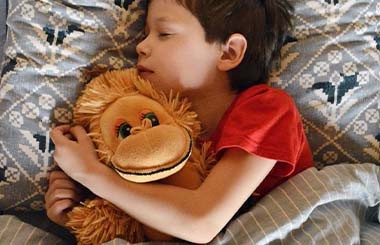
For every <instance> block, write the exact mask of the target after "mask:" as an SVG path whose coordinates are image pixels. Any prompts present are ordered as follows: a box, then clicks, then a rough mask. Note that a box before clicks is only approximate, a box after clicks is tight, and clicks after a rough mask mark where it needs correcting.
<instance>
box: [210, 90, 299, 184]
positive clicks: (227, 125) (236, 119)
mask: <svg viewBox="0 0 380 245" xmlns="http://www.w3.org/2000/svg"><path fill="white" fill-rule="evenodd" d="M302 132H303V131H302V123H301V119H300V116H299V113H298V111H297V108H296V106H295V104H294V102H293V100H292V98H291V97H290V96H289V95H288V94H286V93H285V92H284V91H282V90H279V89H274V88H270V87H268V86H262V87H261V89H255V90H251V91H249V90H248V91H245V92H244V93H243V94H242V95H240V96H239V97H238V98H237V100H235V102H234V103H233V105H232V106H231V108H230V109H229V110H228V111H227V112H226V114H225V115H224V117H223V119H222V121H221V123H220V125H219V128H218V130H217V133H216V135H214V136H216V137H215V138H214V140H213V141H214V144H215V145H214V146H215V148H214V150H215V153H216V154H217V156H218V155H220V153H221V152H222V150H225V149H228V148H235V147H238V148H241V149H243V150H245V151H247V152H248V153H251V154H255V155H258V156H261V157H264V158H269V159H273V160H277V161H278V162H277V163H276V165H275V167H274V168H273V170H272V171H271V174H270V175H272V176H281V177H287V176H289V175H290V174H292V172H293V171H294V168H295V165H296V162H297V160H298V157H299V152H300V150H301V145H302V144H303V142H302V141H303V140H302Z"/></svg>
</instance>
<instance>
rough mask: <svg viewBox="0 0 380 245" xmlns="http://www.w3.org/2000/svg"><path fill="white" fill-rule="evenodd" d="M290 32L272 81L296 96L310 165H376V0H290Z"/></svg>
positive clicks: (379, 34)
mask: <svg viewBox="0 0 380 245" xmlns="http://www.w3.org/2000/svg"><path fill="white" fill-rule="evenodd" d="M290 2H291V3H293V4H294V6H295V15H294V31H293V34H292V35H291V38H289V40H288V43H287V45H286V46H285V47H284V48H283V50H282V53H283V60H282V64H281V69H280V71H279V72H276V73H274V74H273V77H272V85H273V86H276V87H280V88H282V89H284V90H286V91H287V92H288V93H289V94H291V95H292V97H293V98H294V99H295V101H296V103H297V105H298V109H299V110H300V112H301V114H302V117H303V118H302V119H303V123H304V128H305V130H306V133H307V136H308V139H309V143H310V146H311V149H312V152H313V157H314V161H315V164H316V166H317V167H318V168H321V167H323V166H326V165H330V164H338V163H342V162H352V163H362V162H373V163H376V164H380V150H379V149H380V146H379V142H380V110H379V101H380V73H379V71H380V26H379V23H380V2H379V0H360V1H358V0H334V1H332V0H310V1H309V0H308V1H301V0H290Z"/></svg>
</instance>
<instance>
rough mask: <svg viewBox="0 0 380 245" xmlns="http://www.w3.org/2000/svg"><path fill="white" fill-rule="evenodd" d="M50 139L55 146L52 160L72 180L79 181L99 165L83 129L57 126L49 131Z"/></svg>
mask: <svg viewBox="0 0 380 245" xmlns="http://www.w3.org/2000/svg"><path fill="white" fill-rule="evenodd" d="M67 135H71V138H73V139H69V138H68V137H67ZM50 137H51V139H52V140H53V142H54V144H55V153H54V160H55V161H56V162H57V164H58V165H59V167H60V168H61V169H62V170H63V171H64V172H65V173H66V174H67V175H69V176H70V177H71V178H73V179H74V180H77V181H79V180H78V177H80V176H84V175H86V173H88V172H89V171H90V170H92V169H93V168H94V167H95V166H96V165H98V164H99V160H98V156H97V154H96V152H95V148H94V145H93V143H92V141H91V139H90V138H89V137H88V136H87V133H86V131H85V130H84V128H83V127H81V126H74V127H70V126H69V125H62V126H58V127H56V128H54V129H53V130H52V131H51V134H50Z"/></svg>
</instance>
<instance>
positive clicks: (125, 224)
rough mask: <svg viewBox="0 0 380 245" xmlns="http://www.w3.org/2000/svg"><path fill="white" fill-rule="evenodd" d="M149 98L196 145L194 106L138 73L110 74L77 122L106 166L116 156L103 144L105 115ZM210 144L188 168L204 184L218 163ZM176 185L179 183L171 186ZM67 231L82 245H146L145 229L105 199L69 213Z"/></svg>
mask: <svg viewBox="0 0 380 245" xmlns="http://www.w3.org/2000/svg"><path fill="white" fill-rule="evenodd" d="M137 93H139V94H142V95H145V96H147V97H149V98H151V99H153V100H155V101H157V102H159V103H160V104H161V105H162V106H163V108H164V109H165V110H166V111H167V112H168V114H169V115H170V116H171V117H172V118H173V119H174V120H175V122H176V123H177V125H179V127H183V128H185V129H187V130H188V132H190V134H191V135H192V138H193V140H194V141H195V142H196V141H197V137H198V136H199V134H200V131H201V125H200V122H199V121H198V120H197V115H196V113H195V112H193V111H190V106H191V105H190V103H189V102H188V101H187V100H186V99H181V98H180V96H179V94H174V93H170V94H169V96H166V95H165V94H164V93H161V92H158V91H156V90H155V89H154V88H153V87H152V85H151V84H150V83H149V82H148V81H145V80H143V79H141V78H140V77H139V76H138V75H137V71H136V70H135V69H129V70H121V71H108V72H106V73H104V74H102V75H100V76H98V77H96V78H94V79H93V80H92V81H91V82H90V83H89V84H88V85H87V86H86V88H85V90H84V92H83V94H82V96H81V97H80V98H79V99H78V101H77V104H76V107H75V109H74V122H75V123H76V124H79V125H82V126H84V127H85V128H86V129H87V131H88V132H89V136H90V137H91V139H92V140H93V141H94V142H95V145H96V148H97V153H98V156H99V158H100V160H101V162H102V163H104V164H106V165H110V164H111V158H112V156H113V155H114V153H113V152H112V150H111V149H109V148H108V147H107V146H106V144H105V143H104V141H103V138H102V133H101V129H100V118H101V116H102V114H103V113H104V111H105V110H106V109H107V108H108V107H109V106H110V105H111V104H112V103H113V102H115V101H116V100H117V99H119V98H122V97H125V96H129V95H133V94H137ZM209 145H210V144H208V143H207V144H203V145H202V146H197V145H196V146H195V147H193V152H192V153H191V156H190V159H189V160H188V162H187V163H186V164H193V165H194V167H195V169H196V171H197V173H198V174H199V177H200V179H201V180H202V181H203V180H204V178H205V177H206V176H207V174H208V172H209V170H210V169H211V167H212V166H213V163H214V162H215V161H214V159H213V157H212V156H210V155H208V153H207V152H208V148H209ZM170 184H173V185H175V183H170ZM66 225H67V227H68V228H69V229H70V230H71V231H72V232H73V233H74V235H75V236H76V238H77V241H78V243H79V244H100V243H103V242H106V241H109V240H112V239H114V238H116V237H121V238H123V239H126V240H128V241H129V242H142V241H144V240H146V238H145V237H144V227H143V225H141V224H140V223H139V222H137V221H136V220H134V219H133V218H131V217H129V216H128V215H127V214H125V213H124V212H123V211H122V210H120V209H119V208H117V207H116V206H114V205H113V204H111V203H109V202H108V201H106V200H103V199H101V198H95V199H88V200H86V201H85V202H83V203H81V205H79V206H77V207H75V208H73V210H72V211H71V212H70V213H69V222H67V224H66Z"/></svg>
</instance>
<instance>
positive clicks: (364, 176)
mask: <svg viewBox="0 0 380 245" xmlns="http://www.w3.org/2000/svg"><path fill="white" fill-rule="evenodd" d="M379 170H380V169H379V167H378V166H375V165H374V164H362V165H358V164H341V165H334V166H329V167H326V168H324V169H323V170H320V171H318V170H317V169H315V168H311V169H308V170H305V171H304V172H302V173H300V174H299V175H297V176H295V177H294V178H292V179H290V180H289V181H287V182H286V183H284V184H283V185H281V186H279V187H278V188H276V189H275V190H274V191H272V192H271V193H270V194H269V195H267V196H266V197H264V198H263V199H262V200H260V202H259V203H257V204H256V206H255V207H253V208H252V209H251V211H249V212H247V213H245V214H243V215H241V216H240V217H239V218H237V219H236V220H234V221H232V222H231V223H230V224H229V225H228V226H227V229H226V230H225V232H221V233H220V234H219V235H218V236H217V237H216V238H215V239H214V240H213V241H212V242H211V243H210V244H212V245H219V244H233V245H240V244H257V245H259V244H263V245H265V244H342V245H347V244H378V241H379V239H380V233H379V231H380V224H379V219H378V218H377V219H371V220H368V219H366V217H367V215H366V213H367V212H371V211H373V209H371V208H370V207H375V206H376V209H377V210H378V205H377V204H378V203H379V202H380V185H379V184H380V183H379V178H380V172H379ZM106 244H109V245H111V244H117V245H122V244H127V242H125V241H123V240H121V239H115V240H114V241H111V242H108V243H106ZM146 244H150V243H146ZM154 244H156V243H154ZM157 244H160V243H157ZM179 244H181V243H179ZM183 244H185V243H183Z"/></svg>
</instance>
